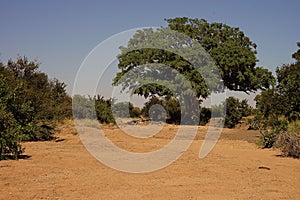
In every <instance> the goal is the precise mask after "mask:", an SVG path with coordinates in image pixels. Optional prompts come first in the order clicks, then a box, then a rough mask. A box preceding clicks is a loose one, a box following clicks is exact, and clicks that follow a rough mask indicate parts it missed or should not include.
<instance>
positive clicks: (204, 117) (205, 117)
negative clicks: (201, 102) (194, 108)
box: [199, 107, 211, 126]
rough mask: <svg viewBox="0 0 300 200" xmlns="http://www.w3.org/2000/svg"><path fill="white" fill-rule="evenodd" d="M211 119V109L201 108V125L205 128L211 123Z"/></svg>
mask: <svg viewBox="0 0 300 200" xmlns="http://www.w3.org/2000/svg"><path fill="white" fill-rule="evenodd" d="M210 118H211V109H210V108H205V107H203V108H201V111H200V122H199V125H200V126H205V125H206V124H207V123H208V122H209V120H210Z"/></svg>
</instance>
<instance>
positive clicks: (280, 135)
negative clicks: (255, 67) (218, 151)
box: [252, 43, 300, 157]
mask: <svg viewBox="0 0 300 200" xmlns="http://www.w3.org/2000/svg"><path fill="white" fill-rule="evenodd" d="M297 45H298V47H300V43H297ZM299 55H300V50H298V51H297V52H295V53H294V54H293V55H292V57H293V58H294V59H295V60H296V62H295V63H292V64H284V65H282V66H281V67H278V68H277V69H276V75H277V86H276V87H274V88H272V89H268V90H266V91H262V93H261V94H260V95H258V96H257V97H256V98H255V100H256V107H257V111H256V114H255V117H254V119H253V120H252V127H254V128H258V129H259V130H260V132H261V134H262V135H261V138H260V144H261V145H262V146H263V147H265V148H270V147H273V146H274V145H275V144H277V146H278V147H279V148H281V149H282V151H283V153H284V154H285V155H288V156H294V157H299V137H298V136H297V135H296V134H295V133H294V132H295V131H293V130H291V128H290V127H291V126H292V124H293V126H292V127H294V129H296V130H297V129H298V128H297V127H296V128H295V124H294V121H297V120H298V119H299V117H300V82H299V79H300V62H299V61H300V60H299V58H300V56H299ZM288 122H289V128H288Z"/></svg>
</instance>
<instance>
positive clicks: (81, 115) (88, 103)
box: [72, 95, 96, 119]
mask: <svg viewBox="0 0 300 200" xmlns="http://www.w3.org/2000/svg"><path fill="white" fill-rule="evenodd" d="M94 100H95V99H92V98H90V97H88V98H86V97H84V96H81V95H74V96H73V99H72V103H73V116H74V118H75V119H94V118H95V116H96V114H95V101H94Z"/></svg>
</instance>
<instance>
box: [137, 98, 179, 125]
mask: <svg viewBox="0 0 300 200" xmlns="http://www.w3.org/2000/svg"><path fill="white" fill-rule="evenodd" d="M155 105H160V106H162V109H164V110H165V112H166V115H167V116H166V118H167V119H166V122H167V123H170V124H171V123H172V124H180V120H181V110H180V104H179V102H178V100H176V99H175V98H173V97H169V98H159V97H156V96H153V97H152V98H151V99H150V100H149V101H148V102H146V103H145V105H144V107H143V108H142V111H141V114H142V115H143V116H145V117H150V116H151V117H152V118H154V119H152V120H158V121H160V120H164V119H163V117H164V116H163V115H162V114H163V113H162V109H160V110H159V111H158V110H155V109H154V110H153V109H152V110H151V108H152V107H154V108H155ZM150 111H152V112H155V111H156V112H157V113H156V114H155V113H150Z"/></svg>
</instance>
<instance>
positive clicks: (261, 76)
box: [113, 17, 275, 118]
mask: <svg viewBox="0 0 300 200" xmlns="http://www.w3.org/2000/svg"><path fill="white" fill-rule="evenodd" d="M166 21H167V23H168V27H167V28H164V27H160V28H158V29H155V30H154V29H144V30H139V31H137V32H136V34H135V35H134V36H133V37H132V38H131V39H130V41H129V42H128V45H127V46H126V47H121V48H120V49H121V54H120V55H119V56H118V59H119V64H118V67H119V69H120V70H121V72H119V73H117V75H116V77H115V78H114V82H113V84H114V85H119V86H122V88H123V90H125V89H129V90H133V93H135V94H138V95H142V96H144V97H146V98H147V97H149V96H154V95H158V96H160V97H167V98H169V96H174V97H175V98H177V99H178V101H179V102H180V103H181V102H185V108H187V109H184V110H189V111H191V110H193V108H195V107H193V108H191V107H192V106H191V105H194V103H193V102H192V101H193V99H192V98H191V96H193V95H194V96H196V98H197V99H198V100H200V99H201V98H207V97H208V96H209V95H210V93H211V92H212V91H217V92H218V91H223V89H224V88H228V89H230V90H236V91H243V92H246V93H249V92H254V91H257V90H259V89H261V90H264V89H267V88H269V87H270V86H271V85H273V84H274V82H275V79H274V77H273V76H272V73H271V72H270V71H268V70H267V69H264V68H262V67H257V66H256V62H257V58H256V50H255V49H256V44H255V43H253V42H252V41H251V40H250V39H249V38H248V37H247V36H246V35H245V34H244V33H243V32H242V31H241V30H240V29H239V28H234V27H230V26H228V25H226V24H223V23H208V22H207V21H206V20H204V19H189V18H186V17H182V18H174V19H166ZM162 66H168V67H169V68H163V67H162ZM178 74H180V75H182V76H179V75H178ZM149 77H150V78H149ZM162 80H163V81H162ZM166 82H169V84H167V83H166ZM220 86H221V87H220ZM190 87H191V88H192V89H191V88H190ZM180 95H181V96H182V97H183V98H178V96H180ZM186 100H188V101H186ZM192 115H193V114H191V115H190V116H188V118H189V117H192ZM195 115H197V114H196V113H195Z"/></svg>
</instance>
